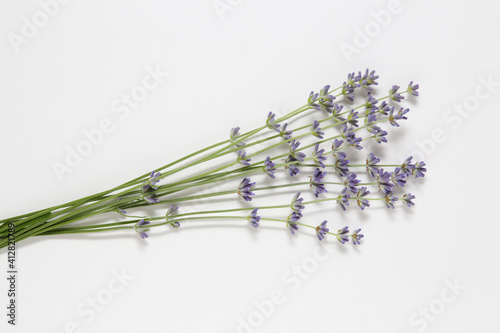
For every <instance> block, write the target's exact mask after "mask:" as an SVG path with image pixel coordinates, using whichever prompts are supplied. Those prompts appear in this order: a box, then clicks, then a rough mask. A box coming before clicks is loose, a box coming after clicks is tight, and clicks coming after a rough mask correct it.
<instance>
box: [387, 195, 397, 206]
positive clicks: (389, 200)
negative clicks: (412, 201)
mask: <svg viewBox="0 0 500 333" xmlns="http://www.w3.org/2000/svg"><path fill="white" fill-rule="evenodd" d="M396 201H398V198H397V197H395V196H394V195H392V194H387V195H386V196H385V198H384V202H385V206H386V207H387V208H392V209H394V203H395V202H396Z"/></svg>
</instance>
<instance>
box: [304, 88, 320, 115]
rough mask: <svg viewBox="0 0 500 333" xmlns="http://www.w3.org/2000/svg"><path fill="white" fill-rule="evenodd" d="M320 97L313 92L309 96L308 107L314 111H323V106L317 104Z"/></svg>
mask: <svg viewBox="0 0 500 333" xmlns="http://www.w3.org/2000/svg"><path fill="white" fill-rule="evenodd" d="M318 96H319V94H318V93H315V92H314V91H311V93H310V94H309V98H308V99H307V105H309V106H310V107H311V108H312V109H314V110H317V111H321V105H319V104H318V103H316V101H317V100H318Z"/></svg>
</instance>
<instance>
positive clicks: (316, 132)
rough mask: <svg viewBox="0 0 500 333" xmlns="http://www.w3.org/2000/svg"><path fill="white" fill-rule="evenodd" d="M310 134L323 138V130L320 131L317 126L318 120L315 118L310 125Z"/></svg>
mask: <svg viewBox="0 0 500 333" xmlns="http://www.w3.org/2000/svg"><path fill="white" fill-rule="evenodd" d="M311 134H312V135H314V136H315V137H317V138H319V139H323V135H324V134H325V132H321V127H319V122H318V121H317V120H315V121H314V122H313V124H312V127H311Z"/></svg>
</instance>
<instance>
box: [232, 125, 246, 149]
mask: <svg viewBox="0 0 500 333" xmlns="http://www.w3.org/2000/svg"><path fill="white" fill-rule="evenodd" d="M239 131H240V128H239V127H234V128H231V132H230V133H229V138H230V140H231V142H232V143H233V144H234V145H235V146H236V147H242V146H244V145H245V143H244V142H243V141H241V142H238V143H234V141H236V140H237V139H238V136H239V134H238V132H239Z"/></svg>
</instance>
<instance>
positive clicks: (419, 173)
mask: <svg viewBox="0 0 500 333" xmlns="http://www.w3.org/2000/svg"><path fill="white" fill-rule="evenodd" d="M424 167H425V163H424V162H422V161H420V162H417V163H416V164H415V168H414V169H413V170H412V174H413V175H415V178H418V177H424V176H425V174H424V172H427V169H426V168H424Z"/></svg>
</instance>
